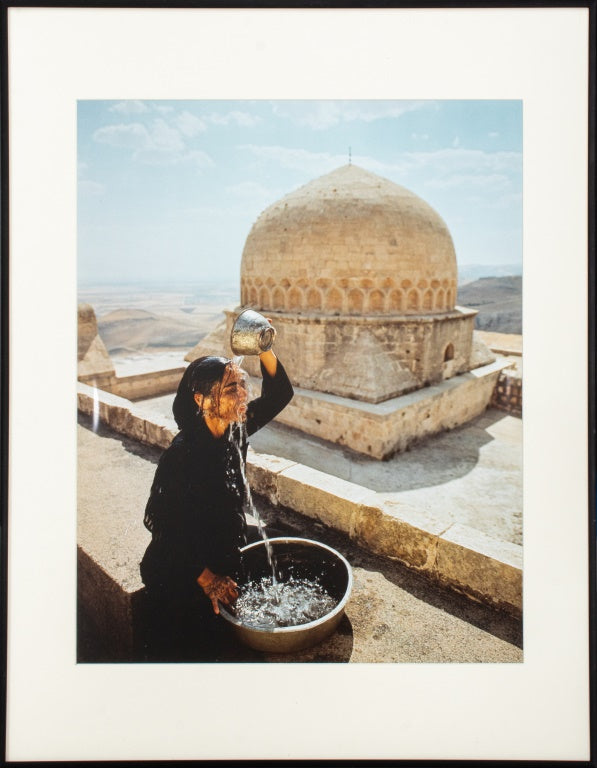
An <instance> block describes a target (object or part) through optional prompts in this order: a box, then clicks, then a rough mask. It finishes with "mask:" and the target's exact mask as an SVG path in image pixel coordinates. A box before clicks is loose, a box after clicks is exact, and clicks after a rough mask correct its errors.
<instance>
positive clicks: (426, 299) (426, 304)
mask: <svg viewBox="0 0 597 768" xmlns="http://www.w3.org/2000/svg"><path fill="white" fill-rule="evenodd" d="M423 309H426V310H429V311H430V310H432V309H433V293H432V291H431V290H430V289H429V290H427V291H425V293H424V294H423Z"/></svg>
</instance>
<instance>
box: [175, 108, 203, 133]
mask: <svg viewBox="0 0 597 768" xmlns="http://www.w3.org/2000/svg"><path fill="white" fill-rule="evenodd" d="M174 123H175V125H176V126H177V127H178V129H179V130H180V131H181V133H183V134H184V135H185V136H188V137H189V138H193V137H194V136H197V135H199V134H200V133H203V131H205V130H207V125H206V124H205V122H204V121H203V120H201V119H200V118H198V117H196V116H195V115H192V114H191V113H190V112H186V111H185V112H181V113H180V114H179V115H177V116H176V117H175V118H174Z"/></svg>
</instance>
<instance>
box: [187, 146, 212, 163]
mask: <svg viewBox="0 0 597 768" xmlns="http://www.w3.org/2000/svg"><path fill="white" fill-rule="evenodd" d="M183 159H184V160H185V161H189V162H191V163H194V164H195V165H196V166H197V167H198V168H211V167H213V166H214V165H215V163H214V161H213V160H212V158H211V157H210V156H209V155H208V154H207V152H202V151H201V150H200V149H194V150H192V151H191V152H187V153H186V155H185V156H184V158H183Z"/></svg>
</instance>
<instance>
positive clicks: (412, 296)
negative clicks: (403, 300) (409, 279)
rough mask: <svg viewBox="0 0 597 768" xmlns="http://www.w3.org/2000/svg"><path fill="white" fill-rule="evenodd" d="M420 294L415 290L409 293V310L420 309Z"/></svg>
mask: <svg viewBox="0 0 597 768" xmlns="http://www.w3.org/2000/svg"><path fill="white" fill-rule="evenodd" d="M419 306H420V303H419V292H418V291H417V290H415V289H414V288H413V289H412V290H411V291H409V292H408V309H410V310H412V311H416V310H418V309H419Z"/></svg>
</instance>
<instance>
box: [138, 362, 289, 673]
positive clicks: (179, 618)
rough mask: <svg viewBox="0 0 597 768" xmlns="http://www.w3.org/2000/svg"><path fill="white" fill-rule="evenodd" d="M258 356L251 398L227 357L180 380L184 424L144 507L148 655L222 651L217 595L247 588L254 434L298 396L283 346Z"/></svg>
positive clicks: (179, 412)
mask: <svg viewBox="0 0 597 768" xmlns="http://www.w3.org/2000/svg"><path fill="white" fill-rule="evenodd" d="M259 357H260V362H261V373H262V377H263V380H262V387H261V396H260V397H258V398H256V399H255V400H252V401H251V402H247V401H248V395H247V385H246V378H245V374H244V372H243V371H242V370H241V369H240V368H239V367H238V365H236V364H235V363H234V362H232V361H231V360H227V359H226V358H223V357H201V358H199V359H198V360H195V361H194V362H192V363H191V364H190V365H189V367H188V368H187V370H186V371H185V373H184V375H183V377H182V379H181V382H180V384H179V386H178V391H177V393H176V397H175V399H174V404H173V407H172V410H173V412H174V418H175V419H176V423H177V424H178V426H179V428H180V432H179V433H178V434H177V435H176V437H175V438H174V440H173V441H172V444H171V445H170V447H169V448H168V449H167V450H166V451H165V452H164V454H163V455H162V457H161V459H160V462H159V464H158V467H157V470H156V473H155V478H154V481H153V485H152V487H151V495H150V497H149V501H148V502H147V507H146V509H145V518H144V523H145V526H146V527H147V528H148V529H149V530H150V531H151V542H150V544H149V546H148V547H147V550H146V552H145V555H144V556H143V560H142V562H141V577H142V579H143V582H144V584H145V586H146V606H147V611H146V632H145V638H144V649H143V652H144V657H145V658H146V659H147V660H156V661H159V660H172V661H180V660H185V659H186V660H189V659H193V658H197V659H201V658H205V659H215V658H217V657H218V649H219V646H220V645H221V642H222V641H223V637H224V634H225V630H224V628H223V627H222V626H221V625H222V624H223V623H224V622H222V620H221V619H220V618H219V617H218V616H217V614H218V612H219V609H218V600H220V601H221V602H222V603H224V604H230V603H231V602H233V601H234V600H235V599H236V597H237V596H238V595H237V589H236V579H238V577H239V575H240V572H241V556H240V548H241V547H243V546H244V545H245V544H246V543H247V541H250V540H254V539H255V531H252V530H250V529H251V528H252V527H251V526H249V527H248V526H247V522H246V519H245V512H244V508H243V507H244V504H245V501H246V498H247V495H246V489H245V476H244V464H245V460H246V455H247V436H248V435H251V434H253V433H254V432H256V431H257V430H258V429H260V428H261V427H263V426H264V425H265V424H267V423H268V422H269V421H271V419H273V418H274V416H276V414H278V413H279V412H280V411H281V410H282V409H283V408H284V407H285V406H286V405H287V404H288V403H289V402H290V400H291V398H292V395H293V390H292V385H291V384H290V381H289V379H288V376H287V375H286V372H285V370H284V367H283V365H282V364H281V363H280V362H279V361H278V359H277V358H276V356H275V354H274V353H273V352H272V351H271V350H268V351H267V352H263V353H261V354H260V355H259ZM253 528H254V527H253Z"/></svg>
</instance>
